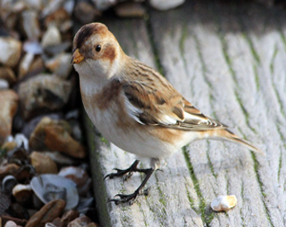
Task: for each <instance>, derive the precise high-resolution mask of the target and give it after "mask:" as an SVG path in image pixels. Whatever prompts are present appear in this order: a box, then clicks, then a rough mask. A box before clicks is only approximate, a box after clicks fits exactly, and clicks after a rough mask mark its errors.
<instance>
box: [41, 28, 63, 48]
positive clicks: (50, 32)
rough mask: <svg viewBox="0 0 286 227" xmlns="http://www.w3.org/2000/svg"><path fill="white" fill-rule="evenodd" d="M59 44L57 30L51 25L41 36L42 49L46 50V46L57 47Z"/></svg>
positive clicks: (59, 35)
mask: <svg viewBox="0 0 286 227" xmlns="http://www.w3.org/2000/svg"><path fill="white" fill-rule="evenodd" d="M61 42H62V37H61V33H60V31H59V29H58V28H57V27H56V26H55V25H54V24H51V25H50V26H49V27H48V29H47V31H46V32H45V33H44V35H43V38H42V42H41V45H42V47H43V48H46V47H48V46H55V45H59V44H60V43H61Z"/></svg>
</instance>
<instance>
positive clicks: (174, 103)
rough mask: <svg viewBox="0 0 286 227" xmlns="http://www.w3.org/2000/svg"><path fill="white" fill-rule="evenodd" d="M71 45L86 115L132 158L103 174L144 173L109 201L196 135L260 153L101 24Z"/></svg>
mask: <svg viewBox="0 0 286 227" xmlns="http://www.w3.org/2000/svg"><path fill="white" fill-rule="evenodd" d="M73 48H74V51H73V57H72V64H73V66H74V68H75V70H76V71H77V72H78V74H79V80H80V90H81V96H82V101H83V105H84V108H85V110H86V112H87V114H88V116H89V118H90V119H91V121H92V122H93V124H94V125H95V127H96V128H97V129H98V130H99V131H100V132H101V133H102V135H103V136H104V137H105V138H106V139H108V140H109V141H111V142H112V143H114V144H115V145H116V146H118V147H120V148H121V149H123V150H126V151H128V152H131V153H133V154H135V155H136V157H137V158H136V160H135V162H134V163H133V164H132V165H131V166H130V167H129V168H127V169H125V170H120V169H115V170H116V172H115V173H111V174H108V175H107V176H106V177H108V178H113V177H120V176H124V175H125V176H127V177H130V176H131V174H132V172H142V173H144V174H145V175H146V176H145V178H144V180H143V181H142V183H141V184H140V186H139V187H138V188H137V189H136V190H135V191H134V192H133V193H132V194H117V195H116V196H117V197H118V198H114V199H110V200H109V201H113V202H115V203H116V204H119V203H130V204H132V203H133V202H134V201H135V199H136V198H137V196H138V195H139V194H140V193H141V192H142V189H143V187H144V186H145V184H146V182H147V181H148V179H149V178H150V176H151V175H152V173H153V172H154V171H155V170H156V169H157V168H158V167H159V166H160V161H161V160H162V159H166V158H168V157H170V156H171V155H172V154H173V153H174V152H176V151H178V150H179V149H180V148H181V147H183V146H185V145H187V144H188V143H190V142H192V141H194V140H197V139H220V140H227V141H230V142H235V143H237V144H238V145H242V146H244V147H246V148H248V149H250V150H252V151H255V152H259V153H261V154H263V152H261V151H260V150H259V149H257V148H256V147H254V146H252V145H251V144H250V143H248V142H247V141H245V140H243V139H242V138H240V137H238V136H237V135H235V134H234V133H232V132H231V131H229V130H228V127H227V126H226V125H225V124H223V123H221V122H219V121H217V120H214V119H212V118H210V117H208V116H205V115H204V114H203V113H201V112H200V111H199V110H198V109H197V108H195V107H194V106H193V105H192V104H191V103H190V102H188V101H187V100H186V99H185V98H184V97H183V96H182V95H181V94H180V93H179V92H178V91H177V90H176V89H175V88H174V87H173V86H172V85H171V84H170V83H169V82H168V81H167V80H166V79H165V78H164V77H163V76H162V75H161V74H160V73H158V72H157V71H156V70H154V69H152V68H151V67H149V66H147V65H145V64H143V63H142V62H140V61H139V60H136V59H133V58H131V57H129V56H127V55H126V54H125V53H124V52H123V50H122V49H121V47H120V45H119V43H118V42H117V40H116V38H115V37H114V35H113V34H112V33H111V32H110V31H109V30H108V28H107V27H106V26H105V25H104V24H101V23H91V24H87V25H84V26H83V27H81V28H80V30H79V31H78V32H77V33H76V35H75V37H74V41H73ZM142 158H144V159H146V158H149V159H150V168H148V169H139V168H138V167H137V166H138V163H139V160H140V159H142Z"/></svg>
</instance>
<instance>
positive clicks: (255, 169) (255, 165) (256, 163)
mask: <svg viewBox="0 0 286 227" xmlns="http://www.w3.org/2000/svg"><path fill="white" fill-rule="evenodd" d="M251 156H252V160H253V163H254V171H255V174H256V179H257V181H258V184H259V188H260V191H261V194H262V196H263V197H264V199H263V200H262V201H263V205H264V208H265V210H266V214H267V219H268V220H269V224H270V225H271V226H272V227H274V224H273V223H272V220H271V217H270V210H269V208H268V207H267V206H266V202H265V201H266V200H267V194H266V193H265V192H264V190H263V183H262V180H261V178H260V175H259V173H258V172H259V168H260V167H259V162H258V161H257V159H256V157H255V154H254V152H251Z"/></svg>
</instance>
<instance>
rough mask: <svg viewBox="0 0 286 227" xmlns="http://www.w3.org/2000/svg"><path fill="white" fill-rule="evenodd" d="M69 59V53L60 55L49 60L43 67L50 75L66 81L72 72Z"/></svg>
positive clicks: (70, 56)
mask: <svg viewBox="0 0 286 227" xmlns="http://www.w3.org/2000/svg"><path fill="white" fill-rule="evenodd" d="M71 58H72V55H71V54H70V53H61V54H59V55H57V56H55V57H54V58H52V59H49V60H48V61H47V62H46V63H45V65H46V67H47V69H49V70H50V71H51V72H52V73H54V74H55V75H57V76H59V77H61V78H62V79H66V78H67V77H68V76H69V74H70V72H71V70H72V65H71Z"/></svg>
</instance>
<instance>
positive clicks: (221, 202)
mask: <svg viewBox="0 0 286 227" xmlns="http://www.w3.org/2000/svg"><path fill="white" fill-rule="evenodd" d="M236 204H237V198H236V196H235V195H220V196H218V197H217V198H216V199H215V200H213V201H212V203H211V208H212V210H214V211H218V212H219V211H228V210H229V209H231V208H233V207H234V206H235V205H236Z"/></svg>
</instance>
